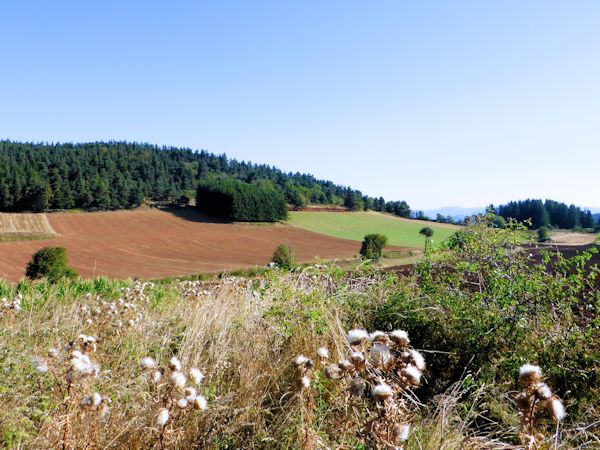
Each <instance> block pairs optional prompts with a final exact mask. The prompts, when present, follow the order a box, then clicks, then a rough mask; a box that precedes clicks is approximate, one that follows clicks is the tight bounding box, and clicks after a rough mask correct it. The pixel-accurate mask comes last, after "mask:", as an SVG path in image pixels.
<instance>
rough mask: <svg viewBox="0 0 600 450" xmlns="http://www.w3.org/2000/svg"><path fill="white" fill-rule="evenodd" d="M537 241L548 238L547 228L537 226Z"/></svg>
mask: <svg viewBox="0 0 600 450" xmlns="http://www.w3.org/2000/svg"><path fill="white" fill-rule="evenodd" d="M537 235H538V242H546V241H549V240H550V235H549V234H548V228H546V227H539V228H538V230H537Z"/></svg>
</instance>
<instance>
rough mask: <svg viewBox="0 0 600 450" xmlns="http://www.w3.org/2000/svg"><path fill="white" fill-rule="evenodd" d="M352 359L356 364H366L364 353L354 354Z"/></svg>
mask: <svg viewBox="0 0 600 450" xmlns="http://www.w3.org/2000/svg"><path fill="white" fill-rule="evenodd" d="M350 359H351V360H352V362H354V363H362V362H365V355H363V353H362V352H352V354H351V355H350Z"/></svg>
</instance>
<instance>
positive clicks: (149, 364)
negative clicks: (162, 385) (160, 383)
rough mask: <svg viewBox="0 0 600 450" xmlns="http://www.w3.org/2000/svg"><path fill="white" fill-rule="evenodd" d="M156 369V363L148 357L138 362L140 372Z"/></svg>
mask: <svg viewBox="0 0 600 450" xmlns="http://www.w3.org/2000/svg"><path fill="white" fill-rule="evenodd" d="M155 367H156V361H154V359H152V358H150V357H149V356H145V357H144V358H142V359H141V361H140V368H141V369H142V370H147V369H154V368H155Z"/></svg>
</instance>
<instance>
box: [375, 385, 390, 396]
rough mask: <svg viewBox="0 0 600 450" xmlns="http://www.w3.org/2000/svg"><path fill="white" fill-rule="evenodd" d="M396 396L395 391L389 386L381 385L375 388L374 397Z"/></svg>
mask: <svg viewBox="0 0 600 450" xmlns="http://www.w3.org/2000/svg"><path fill="white" fill-rule="evenodd" d="M392 395H394V391H393V389H392V388H391V387H390V385H389V384H386V383H379V384H378V385H376V386H375V387H374V388H373V396H374V397H378V398H387V397H391V396H392Z"/></svg>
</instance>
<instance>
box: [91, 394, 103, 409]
mask: <svg viewBox="0 0 600 450" xmlns="http://www.w3.org/2000/svg"><path fill="white" fill-rule="evenodd" d="M100 403H102V396H101V395H100V394H99V393H98V392H94V393H93V394H92V406H93V407H94V408H97V407H98V406H100Z"/></svg>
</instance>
